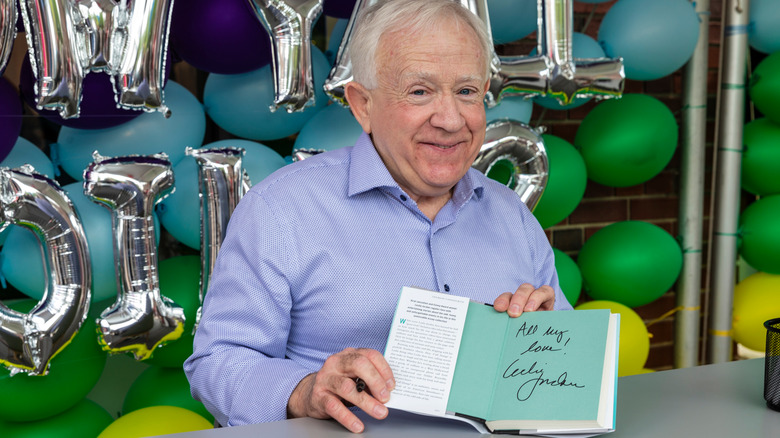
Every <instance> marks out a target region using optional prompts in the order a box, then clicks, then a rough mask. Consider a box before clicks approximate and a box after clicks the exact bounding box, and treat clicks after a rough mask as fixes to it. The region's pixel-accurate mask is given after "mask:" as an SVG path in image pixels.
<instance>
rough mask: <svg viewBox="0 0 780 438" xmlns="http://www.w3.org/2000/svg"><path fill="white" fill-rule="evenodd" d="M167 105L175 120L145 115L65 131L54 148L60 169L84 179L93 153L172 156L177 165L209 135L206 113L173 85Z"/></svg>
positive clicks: (167, 90)
mask: <svg viewBox="0 0 780 438" xmlns="http://www.w3.org/2000/svg"><path fill="white" fill-rule="evenodd" d="M164 92H165V104H166V105H167V106H168V108H170V110H171V116H170V117H169V118H165V116H163V115H162V114H161V113H159V112H154V113H144V114H141V115H140V116H138V117H136V118H134V119H132V120H130V121H128V122H126V123H123V124H121V125H118V126H114V127H111V128H105V129H76V128H70V127H67V126H65V127H63V128H62V129H60V133H59V135H58V137H57V143H56V145H52V148H53V149H52V153H53V154H54V153H56V154H57V157H56V159H55V160H54V161H59V165H60V166H61V167H62V169H63V170H65V172H66V173H67V174H68V175H70V176H71V177H72V178H74V179H76V180H82V179H83V173H84V169H85V168H86V167H87V166H88V165H89V164H90V163H92V161H93V159H92V152H93V151H95V150H97V151H98V152H99V153H100V155H102V156H104V157H120V156H125V155H151V154H156V153H160V152H165V153H166V154H168V159H169V160H170V162H171V164H173V165H175V164H176V163H178V162H179V160H181V159H182V158H183V157H184V150H185V148H186V147H187V146H191V147H198V146H200V145H201V144H203V137H204V136H205V135H206V113H205V112H204V111H203V106H202V105H201V104H200V102H199V101H198V99H197V98H196V97H195V96H194V95H193V94H192V93H190V91H189V90H187V89H186V88H184V87H183V86H181V85H179V84H177V83H176V82H173V81H168V83H167V84H166V86H165V91H164Z"/></svg>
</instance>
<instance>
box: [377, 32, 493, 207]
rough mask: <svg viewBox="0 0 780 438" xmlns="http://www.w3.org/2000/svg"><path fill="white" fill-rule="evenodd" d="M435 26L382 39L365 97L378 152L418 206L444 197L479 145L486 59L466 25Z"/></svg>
mask: <svg viewBox="0 0 780 438" xmlns="http://www.w3.org/2000/svg"><path fill="white" fill-rule="evenodd" d="M436 27H438V28H439V29H426V30H425V31H423V32H420V33H415V34H409V33H408V32H406V33H404V32H394V33H390V34H386V35H384V36H383V37H382V39H381V40H380V43H379V48H378V51H377V87H376V88H375V89H373V90H369V91H368V94H369V95H370V98H369V103H368V110H367V114H368V125H369V126H368V128H369V130H370V133H371V136H372V139H373V141H374V144H375V146H376V148H377V151H378V152H379V155H380V156H381V157H382V160H383V161H384V163H385V165H386V166H387V168H388V170H389V171H390V173H391V175H392V176H393V177H394V179H395V180H396V182H398V184H399V185H400V186H401V188H402V189H404V191H406V192H407V193H408V194H409V195H410V196H412V197H413V198H415V199H417V200H419V198H420V197H440V196H448V194H449V190H450V189H451V188H452V187H453V186H454V185H455V184H456V183H457V182H458V180H460V178H461V177H463V175H464V174H465V173H466V171H468V169H469V168H470V167H471V165H472V163H473V162H474V159H475V158H476V156H477V153H478V152H479V149H480V147H481V146H482V143H483V141H484V138H485V110H484V104H483V99H484V96H485V92H486V89H487V78H486V77H485V68H484V63H483V59H484V58H483V56H485V55H484V54H482V53H481V50H480V45H479V43H478V41H477V38H476V36H475V35H474V33H473V32H472V31H471V29H470V28H469V27H468V26H466V25H463V24H461V25H460V26H455V25H454V23H452V22H451V21H446V22H444V23H442V24H441V25H440V26H436ZM363 127H364V128H366V127H367V126H366V125H365V124H364V125H363Z"/></svg>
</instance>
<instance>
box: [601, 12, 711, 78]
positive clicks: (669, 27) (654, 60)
mask: <svg viewBox="0 0 780 438" xmlns="http://www.w3.org/2000/svg"><path fill="white" fill-rule="evenodd" d="M698 40H699V16H698V15H697V14H696V10H695V8H694V6H693V4H692V2H690V1H688V0H621V1H619V2H617V3H615V4H614V5H612V6H611V7H610V8H609V10H608V11H607V13H606V14H604V18H603V20H602V22H601V25H600V27H599V32H598V41H599V44H601V46H602V47H603V48H604V53H606V55H607V57H609V58H619V57H622V58H623V67H624V69H625V74H626V78H628V79H635V80H640V81H650V80H654V79H659V78H662V77H664V76H668V75H670V74H672V73H674V72H675V71H677V70H678V69H679V68H680V67H682V66H683V65H685V63H686V62H688V59H690V57H691V55H693V51H694V50H695V49H696V43H697V42H698Z"/></svg>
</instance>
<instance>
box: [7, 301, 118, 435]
mask: <svg viewBox="0 0 780 438" xmlns="http://www.w3.org/2000/svg"><path fill="white" fill-rule="evenodd" d="M37 303H38V301H37V300H33V299H23V300H13V301H8V302H5V303H4V304H6V305H7V306H8V307H10V308H11V309H13V310H16V311H19V312H29V311H30V310H31V309H32V308H33V307H34V306H35V305H36V304H37ZM104 308H105V306H99V305H96V306H90V310H89V316H88V317H87V318H86V320H84V323H83V324H82V326H81V328H80V329H79V331H78V332H77V333H76V335H75V336H74V337H73V340H71V342H70V343H69V344H68V345H67V347H65V348H64V349H63V350H62V351H60V352H59V353H58V354H57V355H56V356H54V358H53V359H52V360H51V362H50V366H49V373H48V374H47V375H45V376H30V375H27V374H25V373H18V374H15V375H13V376H11V375H10V372H9V371H8V370H7V369H6V368H5V367H0V394H2V396H1V397H0V420H3V421H38V420H41V419H44V418H49V417H52V416H54V415H57V414H60V413H63V412H65V411H67V410H68V409H70V408H72V407H74V406H76V405H77V404H78V403H79V402H80V401H81V400H82V399H84V397H86V395H87V394H88V393H89V392H90V391H91V390H92V388H93V387H94V386H95V383H97V381H98V379H99V378H100V374H101V373H102V372H103V369H104V368H105V366H106V358H107V356H106V353H105V352H104V351H102V350H101V349H100V346H99V345H98V342H97V334H96V333H97V327H96V326H95V317H96V316H97V315H98V314H99V313H100V311H101V310H102V309H104ZM0 430H1V429H0Z"/></svg>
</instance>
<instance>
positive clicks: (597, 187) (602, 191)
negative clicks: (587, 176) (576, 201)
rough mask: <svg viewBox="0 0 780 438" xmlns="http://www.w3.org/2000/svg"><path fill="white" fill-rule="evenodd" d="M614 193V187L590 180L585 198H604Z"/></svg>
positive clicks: (586, 187)
mask: <svg viewBox="0 0 780 438" xmlns="http://www.w3.org/2000/svg"><path fill="white" fill-rule="evenodd" d="M614 195H615V188H614V187H609V186H605V185H602V184H599V183H597V182H595V181H592V180H588V184H587V185H586V186H585V194H584V195H583V198H604V197H607V196H614Z"/></svg>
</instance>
